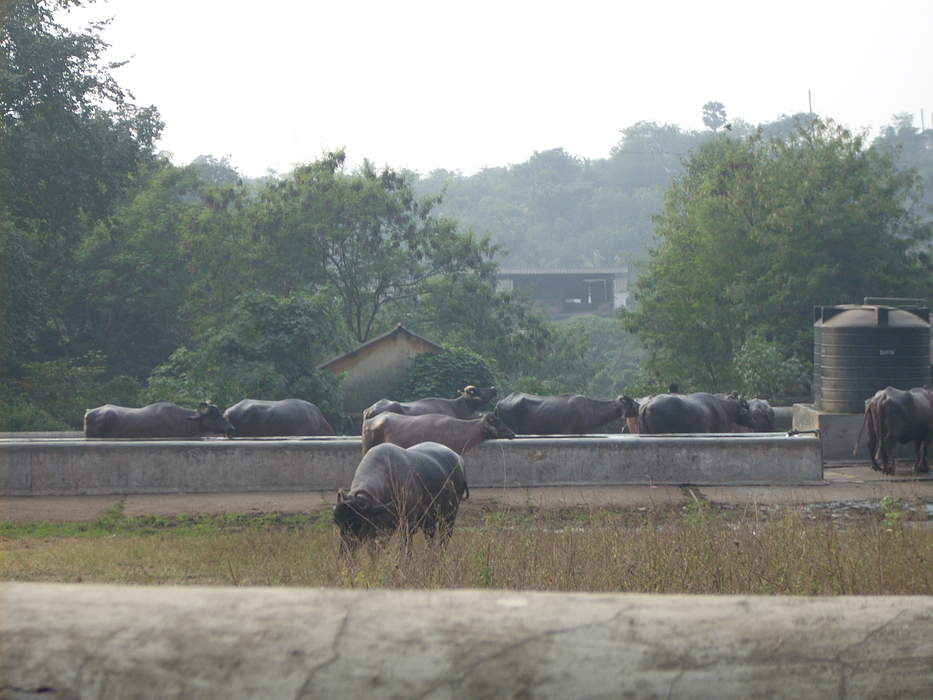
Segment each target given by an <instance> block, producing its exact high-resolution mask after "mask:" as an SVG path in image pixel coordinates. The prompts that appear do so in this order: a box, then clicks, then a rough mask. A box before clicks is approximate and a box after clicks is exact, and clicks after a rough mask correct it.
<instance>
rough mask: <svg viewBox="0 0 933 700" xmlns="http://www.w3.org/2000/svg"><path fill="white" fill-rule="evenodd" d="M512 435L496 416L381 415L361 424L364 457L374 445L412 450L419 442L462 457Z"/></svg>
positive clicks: (488, 414) (512, 436)
mask: <svg viewBox="0 0 933 700" xmlns="http://www.w3.org/2000/svg"><path fill="white" fill-rule="evenodd" d="M514 437H515V433H514V432H512V430H511V429H510V428H509V426H507V425H506V424H505V423H503V422H502V420H501V419H500V418H499V417H498V416H497V415H496V414H495V413H487V414H486V415H485V416H482V417H481V418H472V419H469V420H463V419H461V418H454V417H453V416H442V415H439V414H436V413H429V414H426V415H423V416H402V415H399V414H398V413H380V414H379V415H378V416H376V417H375V418H370V419H369V420H365V421H363V438H362V444H363V454H366V453H367V452H368V451H369V450H370V448H372V447H373V446H374V445H379V444H381V443H383V442H391V443H392V444H393V445H398V446H399V447H411V446H412V445H417V444H418V443H419V442H427V441H431V442H439V443H440V444H442V445H446V446H447V447H449V448H450V449H452V450H453V451H454V452H456V453H457V454H461V455H462V454H463V453H465V452H466V451H467V450H470V449H472V448H473V447H474V446H475V445H476V444H478V443H480V442H482V441H483V440H495V439H497V438H505V439H511V438H514Z"/></svg>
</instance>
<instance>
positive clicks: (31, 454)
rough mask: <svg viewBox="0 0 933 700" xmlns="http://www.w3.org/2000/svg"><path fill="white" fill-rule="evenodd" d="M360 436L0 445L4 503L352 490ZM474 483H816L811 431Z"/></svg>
mask: <svg viewBox="0 0 933 700" xmlns="http://www.w3.org/2000/svg"><path fill="white" fill-rule="evenodd" d="M359 461H360V441H359V438H346V437H336V438H304V439H261V440H254V439H236V440H226V439H205V440H85V439H8V440H0V495H2V496H57V495H60V496H74V495H85V494H87V495H112V494H145V493H224V492H242V491H331V490H336V489H338V488H345V487H347V486H349V484H350V481H351V480H352V478H353V473H354V471H355V470H356V466H357V464H359ZM464 461H465V466H466V470H467V479H468V481H469V484H470V486H472V487H523V486H567V485H581V486H582V485H623V484H700V485H702V484H707V485H709V484H806V483H817V482H820V481H821V480H822V476H823V471H822V460H821V451H820V441H819V439H818V438H816V437H813V436H811V435H798V436H794V437H790V436H788V435H786V434H781V433H767V434H742V435H716V436H711V435H670V436H658V435H651V436H648V435H586V436H568V437H553V436H552V437H522V438H519V439H516V440H494V441H489V442H485V443H481V444H480V445H479V446H477V447H476V448H474V449H473V450H472V451H471V452H469V453H468V454H467V455H466V456H465V458H464Z"/></svg>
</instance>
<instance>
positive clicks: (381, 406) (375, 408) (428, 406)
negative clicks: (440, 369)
mask: <svg viewBox="0 0 933 700" xmlns="http://www.w3.org/2000/svg"><path fill="white" fill-rule="evenodd" d="M495 398H496V387H494V386H491V387H488V388H484V387H478V386H473V385H472V384H471V385H470V386H466V387H464V388H463V389H462V390H461V391H460V393H459V394H458V395H457V398H455V399H439V398H429V399H418V400H417V401H410V402H408V403H400V402H398V401H390V400H389V399H379V400H378V401H377V402H376V403H374V404H373V405H372V406H370V407H369V408H367V409H366V410H365V411H363V420H368V419H370V418H373V417H374V416H378V415H379V414H380V413H387V412H388V413H399V414H401V415H403V416H423V415H425V414H426V413H440V414H442V415H445V416H453V417H454V418H471V417H472V416H473V414H474V413H476V411H477V410H479V408H480V407H481V406H483V405H485V404H487V403H489V402H490V401H493V400H494V399H495Z"/></svg>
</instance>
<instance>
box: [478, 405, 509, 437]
mask: <svg viewBox="0 0 933 700" xmlns="http://www.w3.org/2000/svg"><path fill="white" fill-rule="evenodd" d="M483 437H484V438H485V439H486V440H495V439H497V438H505V439H506V440H511V439H512V438H514V437H515V431H514V430H512V429H511V428H510V427H509V426H507V425H506V424H505V421H503V420H502V419H501V418H500V417H499V416H498V415H496V413H494V412H492V413H487V414H486V415H485V416H483Z"/></svg>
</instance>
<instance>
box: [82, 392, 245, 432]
mask: <svg viewBox="0 0 933 700" xmlns="http://www.w3.org/2000/svg"><path fill="white" fill-rule="evenodd" d="M234 432H235V431H234V428H233V426H232V425H230V422H229V421H228V420H227V419H226V418H224V417H223V416H222V415H221V414H220V409H219V408H217V406H215V405H214V404H213V403H211V402H210V401H205V402H203V403H201V404H200V405H199V406H198V410H196V411H193V410H191V409H187V408H182V407H181V406H177V405H176V404H173V403H169V402H167V401H161V402H159V403H152V404H149V405H148V406H143V407H142V408H126V407H124V406H115V405H113V404H109V403H108V404H105V405H103V406H98V407H97V408H89V409H87V410H86V411H85V412H84V435H85V437H89V438H192V437H199V436H201V435H203V434H205V433H220V434H223V435H226V436H227V437H232V436H233V434H234Z"/></svg>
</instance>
